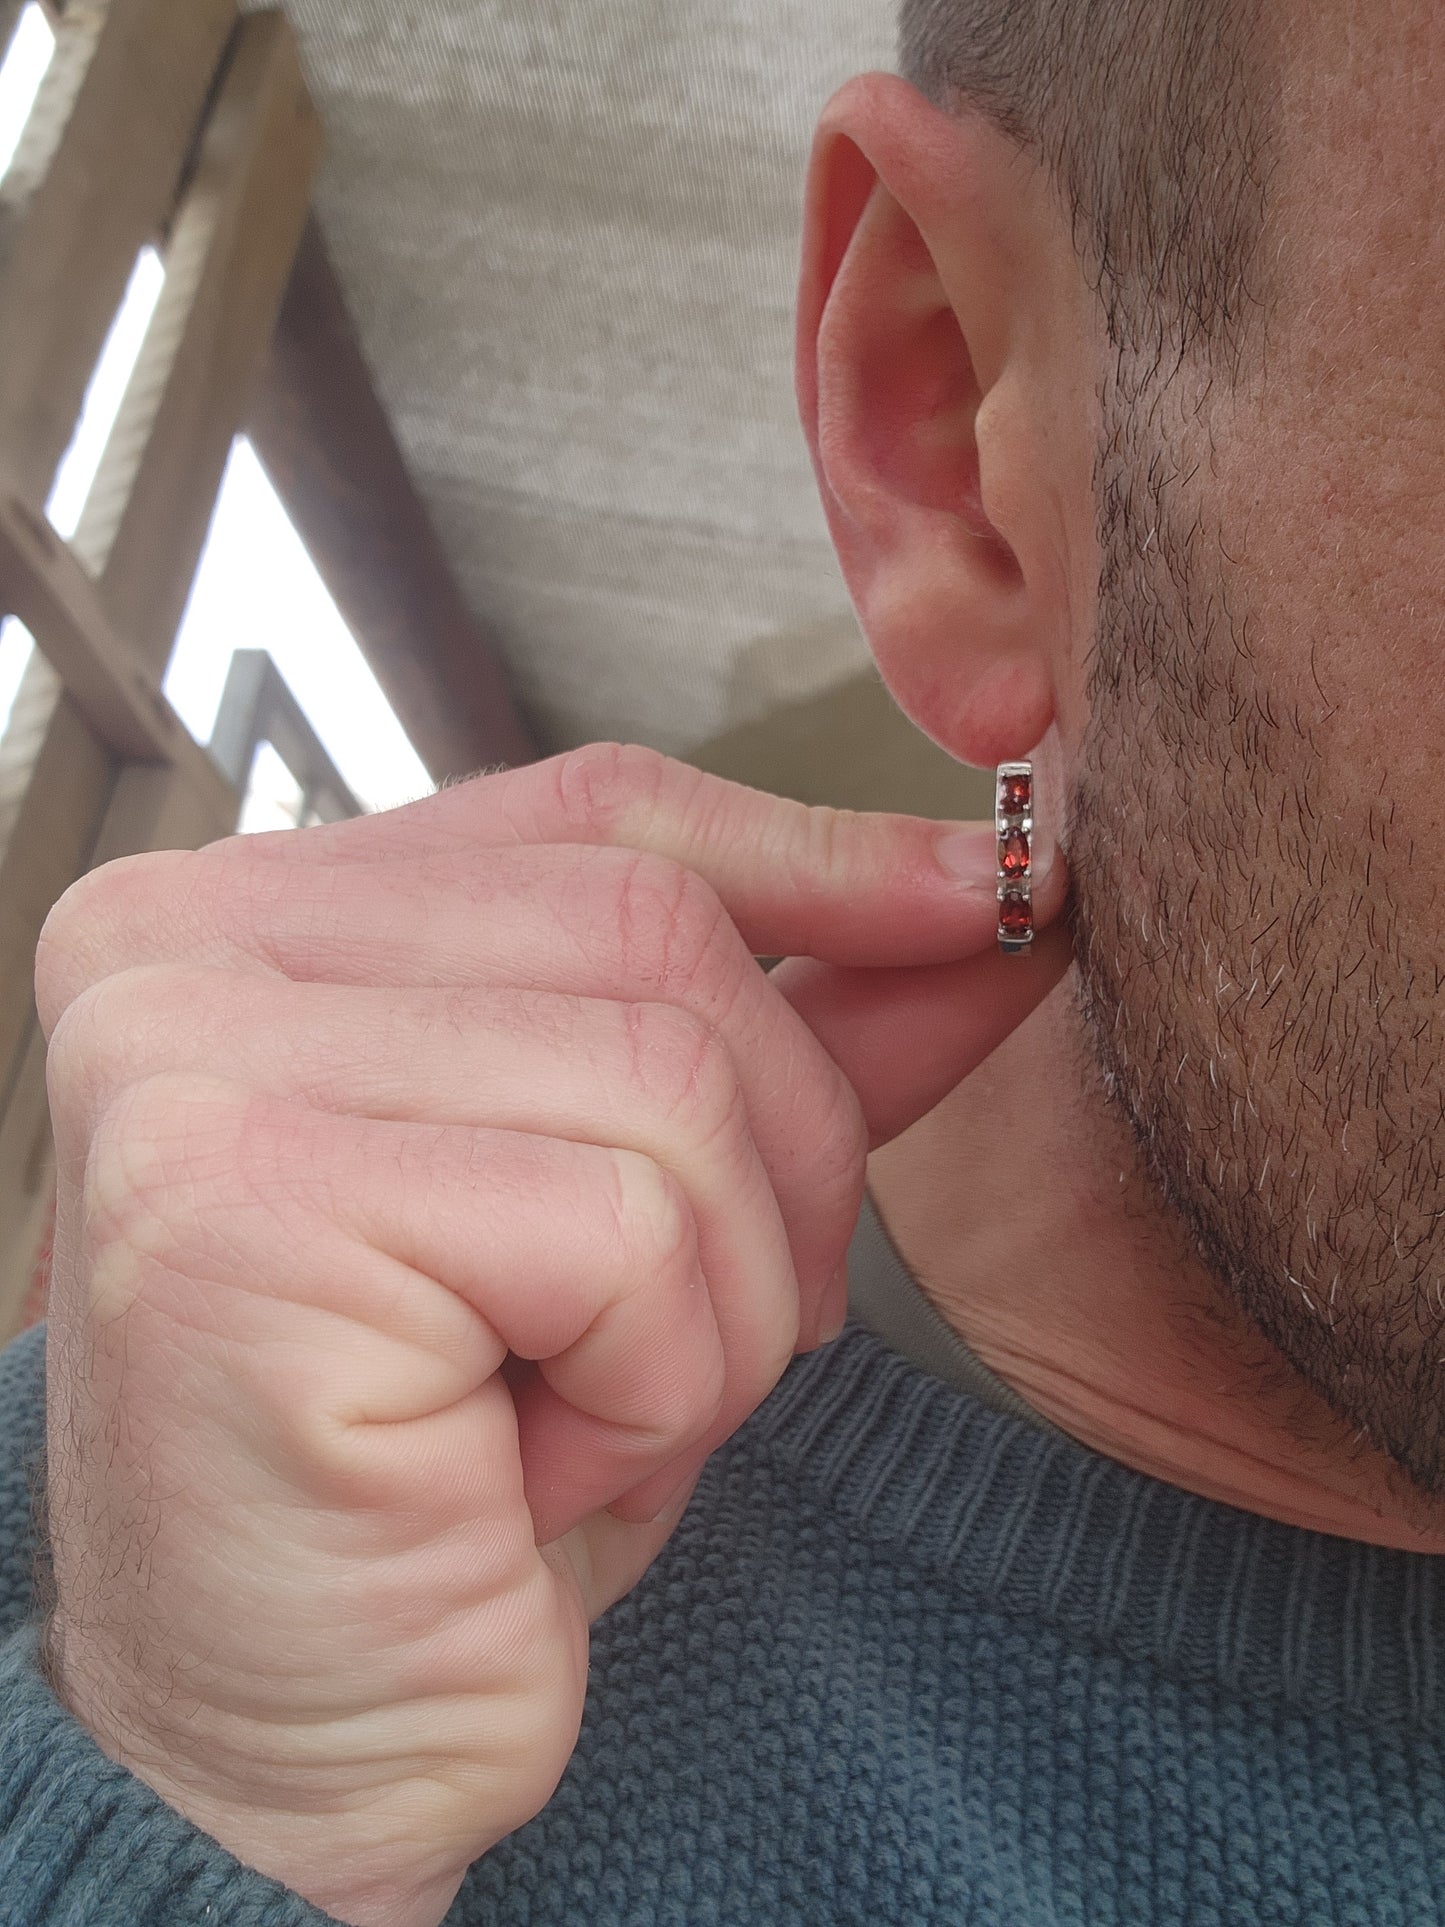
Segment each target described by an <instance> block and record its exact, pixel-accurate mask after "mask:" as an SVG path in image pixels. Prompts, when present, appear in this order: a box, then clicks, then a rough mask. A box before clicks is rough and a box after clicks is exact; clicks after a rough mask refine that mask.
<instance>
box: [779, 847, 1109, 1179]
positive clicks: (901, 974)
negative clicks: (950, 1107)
mask: <svg viewBox="0 0 1445 1927" xmlns="http://www.w3.org/2000/svg"><path fill="white" fill-rule="evenodd" d="M1059 867H1060V864H1059V863H1058V862H1056V864H1055V869H1056V870H1057V869H1058V868H1059ZM1072 955H1073V949H1072V944H1071V941H1070V932H1069V927H1068V922H1067V919H1065V918H1059V919H1058V921H1056V922H1055V923H1053V924H1052V925H1051V926H1050V927H1049V928H1048V929H1047V930H1044V931H1041V932H1040V933H1039V934H1038V935H1037V936H1035V938H1034V941H1033V945H1032V948H1031V949H1030V950H1028V951H1026V952H1023V953H1020V954H1019V955H1016V956H1006V955H1005V954H1004V953H1003V951H1001V950H999V949H998V948H997V947H996V946H995V947H993V948H991V949H990V950H987V951H982V952H978V953H976V954H974V955H973V956H968V957H962V958H960V959H958V960H957V961H956V962H951V963H939V964H922V965H914V966H909V967H904V968H895V969H880V970H859V969H853V968H849V967H845V966H841V965H838V964H827V963H820V962H818V961H817V960H816V959H814V958H812V957H788V958H785V959H784V961H783V962H782V963H780V964H779V965H778V966H777V967H776V969H774V970H773V971H772V972H771V973H770V976H769V979H768V981H769V982H770V983H771V984H773V985H775V986H776V987H777V989H778V990H779V991H780V992H781V994H782V996H783V997H784V998H785V999H786V1000H787V1002H788V1003H790V1004H791V1005H792V1006H793V1008H794V1010H795V1011H797V1013H798V1015H799V1016H800V1017H801V1018H802V1020H803V1022H804V1023H805V1024H806V1025H807V1026H808V1028H809V1030H811V1031H812V1032H813V1034H814V1036H815V1037H816V1038H817V1039H818V1041H819V1043H821V1044H822V1046H823V1048H824V1049H825V1050H826V1051H827V1052H828V1054H829V1056H830V1057H831V1058H832V1059H833V1061H834V1062H835V1063H836V1064H837V1065H838V1068H839V1069H840V1070H841V1071H842V1073H843V1075H844V1076H845V1077H846V1078H847V1079H848V1081H849V1083H850V1084H851V1085H852V1086H853V1089H854V1090H855V1091H856V1093H857V1095H858V1101H859V1103H860V1105H861V1106H862V1109H863V1115H864V1117H865V1119H866V1120H867V1123H868V1148H869V1150H870V1151H876V1150H877V1149H878V1147H879V1145H880V1144H887V1143H888V1142H889V1141H890V1139H892V1138H895V1137H897V1136H898V1135H899V1133H900V1132H902V1131H906V1130H907V1129H908V1127H909V1125H910V1124H913V1123H915V1122H916V1121H917V1120H918V1119H919V1118H920V1117H923V1116H924V1115H926V1113H927V1112H929V1111H931V1110H932V1109H933V1107H934V1105H935V1104H938V1103H940V1102H941V1101H942V1099H943V1098H945V1097H946V1096H947V1095H948V1093H949V1092H950V1091H951V1090H952V1089H953V1088H954V1087H955V1085H957V1084H960V1083H961V1082H962V1081H963V1079H964V1078H965V1077H967V1076H968V1075H969V1073H970V1072H971V1071H973V1070H975V1069H976V1068H977V1067H978V1065H980V1064H981V1063H982V1062H983V1060H984V1058H985V1057H987V1056H988V1054H989V1052H990V1051H992V1050H993V1049H994V1048H995V1047H996V1046H997V1045H999V1044H1001V1043H1002V1042H1003V1040H1004V1038H1005V1037H1007V1036H1008V1034H1009V1032H1010V1031H1011V1030H1013V1029H1014V1028H1015V1027H1016V1026H1017V1025H1019V1024H1021V1023H1022V1022H1023V1020H1024V1018H1025V1017H1027V1016H1028V1014H1029V1012H1030V1011H1031V1010H1033V1009H1034V1008H1035V1007H1036V1006H1037V1005H1038V1004H1039V1003H1041V1002H1042V1000H1043V999H1044V998H1045V997H1046V996H1047V995H1048V993H1049V992H1050V991H1051V990H1052V989H1053V987H1054V986H1055V984H1057V983H1058V982H1059V980H1060V978H1061V977H1062V976H1063V975H1064V972H1065V971H1066V970H1067V969H1068V967H1069V963H1070V961H1071V959H1072Z"/></svg>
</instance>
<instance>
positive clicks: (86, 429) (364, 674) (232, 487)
mask: <svg viewBox="0 0 1445 1927" xmlns="http://www.w3.org/2000/svg"><path fill="white" fill-rule="evenodd" d="M54 46H55V38H54V35H53V33H52V32H51V29H50V26H49V23H48V22H47V21H46V19H45V16H44V14H43V13H42V12H41V10H40V8H39V7H38V6H36V5H34V4H33V0H32V4H31V5H29V6H27V7H26V9H25V11H24V13H23V15H22V16H21V20H20V24H19V26H18V27H17V29H16V32H15V36H14V38H13V40H12V41H11V45H10V51H9V53H8V55H7V56H6V59H5V61H4V63H3V65H0V174H3V172H4V170H5V168H6V167H8V166H9V164H10V160H11V157H12V156H13V154H14V151H15V146H16V143H17V141H18V140H19V138H20V133H21V130H22V128H23V126H24V124H25V119H26V117H27V115H28V114H29V112H30V108H31V105H32V103H33V102H34V99H35V94H36V90H37V89H38V88H39V86H40V83H41V80H42V79H43V77H44V74H45V69H46V67H47V65H48V64H49V60H50V56H51V53H52V52H53V50H54ZM163 283H164V273H163V270H162V268H161V264H160V262H159V260H158V259H157V257H156V256H155V254H154V253H152V252H151V250H150V249H146V250H145V252H144V253H143V254H142V256H141V257H140V260H139V261H138V262H137V264H136V270H135V273H134V274H133V275H132V277H131V283H130V287H129V289H128V291H127V294H126V299H125V302H124V304H123V305H122V307H121V310H120V312H119V314H118V315H117V317H116V320H115V323H114V325H113V327H112V330H111V334H110V338H109V339H108V341H107V343H106V346H105V349H104V351H103V353H102V356H101V359H100V361H99V362H98V363H97V366H96V372H95V374H94V376H93V377H92V380H91V384H90V387H89V389H88V391H87V393H86V398H85V405H84V409H83V411H82V414H81V419H80V422H79V424H78V426H77V430H76V434H75V438H74V440H73V441H72V443H71V446H70V449H69V450H68V451H67V454H66V457H65V460H64V462H63V463H62V464H61V468H60V471H59V473H58V475H57V477H56V482H55V487H54V489H53V490H52V491H51V496H50V500H49V502H48V503H47V504H46V513H47V515H48V516H49V518H50V520H51V522H52V523H53V524H54V526H55V528H56V529H57V530H58V531H59V532H60V533H61V534H62V535H70V534H71V533H73V531H74V529H75V526H76V522H77V520H78V518H79V515H80V512H81V509H82V507H83V506H84V501H85V496H86V493H87V491H88V490H89V488H90V484H91V481H92V479H93V477H94V475H95V471H96V467H97V465H98V464H99V462H100V458H101V455H102V453H103V451H104V448H105V442H106V438H107V437H108V436H109V433H110V428H111V424H112V422H113V421H114V419H115V413H116V410H117V409H118V407H119V406H120V401H121V396H122V395H123V393H124V390H125V384H126V381H127V380H128V378H129V375H130V371H131V368H132V367H133V366H134V363H135V358H136V355H137V354H138V352H139V350H140V345H141V341H142V339H143V337H144V334H145V329H146V324H147V323H148V321H149V319H150V316H151V311H152V309H153V308H154V306H155V303H156V300H157V298H158V296H159V294H160V290H161V287H162V285H163ZM32 648H33V644H32V643H31V640H30V637H29V636H28V634H27V633H26V631H25V630H24V629H22V628H21V626H20V625H19V624H18V623H16V622H7V623H6V624H5V625H4V628H3V629H0V732H3V730H4V727H5V724H6V722H7V720H8V718H9V715H10V709H11V706H12V704H13V702H14V699H15V691H16V689H17V688H18V686H19V683H20V678H21V675H22V674H23V672H24V668H25V664H26V662H27V661H28V660H29V657H30V654H31V650H32ZM257 648H260V649H267V650H269V651H270V653H271V656H272V658H273V659H274V661H275V663H276V666H277V668H278V669H279V670H280V672H281V675H282V677H283V679H284V680H285V682H286V683H287V684H288V685H289V687H290V689H291V692H292V694H293V695H294V696H295V698H296V700H297V702H299V703H300V705H301V707H302V709H303V710H304V711H305V712H306V715H307V718H308V719H309V721H310V723H311V726H312V728H313V729H314V730H315V731H316V733H317V735H318V736H319V737H320V739H321V741H322V743H323V744H324V746H325V748H326V750H327V752H328V754H329V755H330V757H331V759H332V761H333V762H334V763H335V765H336V767H337V769H338V771H339V772H340V774H341V776H342V777H343V779H344V780H345V782H346V783H347V784H348V785H349V787H350V788H351V790H352V791H353V793H354V794H355V795H356V797H357V799H358V800H359V801H360V802H361V803H362V805H363V806H364V807H365V808H367V809H373V810H376V809H389V808H391V807H392V806H393V805H395V804H397V803H405V802H409V801H411V800H412V799H413V798H415V797H419V796H425V795H429V794H430V792H431V790H432V789H433V787H434V785H433V783H432V781H431V778H430V777H429V776H428V775H427V772H426V769H425V768H424V766H423V764H422V762H421V760H420V758H419V757H418V756H417V754H416V752H415V750H414V749H413V748H412V746H411V743H410V742H409V741H408V739H407V737H406V734H405V732H404V731H403V729H402V727H401V725H400V723H399V722H398V721H397V719H396V717H395V715H394V714H393V712H392V709H391V706H390V704H389V703H388V702H387V700H386V697H385V696H384V695H383V694H382V691H381V687H380V685H379V684H378V682H377V681H376V678H375V677H374V676H373V675H372V673H371V670H370V669H369V668H368V666H367V664H366V661H365V659H364V658H363V656H362V654H361V652H360V650H359V649H358V648H357V646H356V643H355V641H354V640H353V639H352V636H351V634H350V631H349V630H348V629H347V627H346V625H345V623H344V622H343V621H342V619H341V616H340V614H339V613H338V611H337V608H336V605H335V603H334V602H333V601H332V600H331V597H330V595H329V594H328V593H327V591H326V589H325V587H324V586H323V584H322V582H321V579H320V577H319V576H318V575H317V573H316V571H315V569H314V568H313V566H312V564H311V560H310V558H309V557H308V556H307V554H306V551H305V549H304V548H303V547H302V545H301V541H300V538H299V537H298V536H297V534H296V531H295V529H294V528H293V527H292V525H291V522H290V520H289V518H288V516H287V515H286V512H285V510H284V509H283V508H282V506H281V503H280V501H279V500H278V498H277V496H276V493H275V491H274V490H273V489H272V487H271V485H270V483H269V482H268V481H267V480H266V476H265V473H264V471H263V470H262V468H261V465H260V463H259V462H258V461H257V459H256V456H255V454H254V452H253V451H252V448H251V445H250V443H249V442H247V441H245V440H244V439H243V440H238V441H237V443H236V444H235V446H234V447H233V448H232V451H231V459H230V461H229V463H228V464H227V468H226V474H225V479H224V481H223V483H222V486H221V492H220V496H219V499H218V501H217V505H216V512H215V515H214V517H213V519H212V522H211V529H210V534H209V536H208V538H207V541H206V546H205V549H204V551H203V553H202V556H201V563H200V567H199V569H198V571H197V574H196V580H195V584H194V586H193V589H192V593H191V599H190V602H189V604H188V605H187V608H186V613H185V616H184V618H183V620H182V623H181V628H180V632H179V635H178V637H177V640H176V649H175V654H174V656H173V657H172V659H171V666H170V670H169V672H168V673H167V676H166V680H165V691H166V694H167V696H168V697H169V698H170V701H171V703H172V704H173V706H174V707H175V709H176V711H177V713H178V714H179V715H180V716H181V718H182V720H183V721H184V722H185V724H186V726H187V728H188V729H190V731H191V732H192V734H193V735H194V736H196V738H197V739H198V740H199V741H201V742H205V741H206V740H207V739H208V737H209V736H210V733H211V728H212V726H213V724H214V722H215V718H216V708H217V705H218V704H219V702H220V697H221V690H222V687H223V685H224V683H225V680H226V671H227V668H228V667H229V665H230V659H231V653H232V651H233V650H235V649H257ZM258 774H259V771H258ZM247 827H259V824H254V825H253V823H252V822H250V821H248V823H247ZM266 827H272V824H271V823H269V822H268V823H267V824H266Z"/></svg>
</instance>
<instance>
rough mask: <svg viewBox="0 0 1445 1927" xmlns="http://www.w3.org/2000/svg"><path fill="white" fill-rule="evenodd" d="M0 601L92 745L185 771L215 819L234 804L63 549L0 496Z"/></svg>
mask: <svg viewBox="0 0 1445 1927" xmlns="http://www.w3.org/2000/svg"><path fill="white" fill-rule="evenodd" d="M0 601H3V603H4V606H5V607H6V608H7V609H10V610H12V611H13V612H14V613H15V614H16V615H17V616H19V618H20V620H21V621H22V622H23V623H24V624H25V626H26V628H27V629H29V631H30V633H31V634H32V635H33V636H34V637H35V638H36V639H37V646H38V647H39V649H40V650H41V653H42V654H43V655H44V656H45V657H46V658H47V660H48V661H49V662H50V664H51V666H52V667H53V668H54V669H55V670H57V671H58V672H59V675H60V677H61V680H62V681H63V682H64V684H65V688H66V691H67V693H68V695H69V697H70V700H71V702H73V703H74V705H75V707H76V708H77V709H78V710H79V711H80V713H81V714H82V715H83V716H84V717H85V719H86V721H87V722H88V723H89V725H90V727H91V729H92V731H93V732H94V734H95V736H96V738H97V740H98V741H99V742H100V743H102V744H104V745H105V746H106V747H107V748H109V749H111V750H113V751H114V752H115V753H116V755H117V756H118V757H121V758H126V759H129V760H131V761H138V762H143V763H165V764H169V765H171V766H172V767H174V768H177V769H180V770H182V771H184V772H185V773H186V775H187V778H188V781H189V784H190V786H191V788H192V789H194V790H195V791H196V792H197V794H198V795H201V796H205V795H206V794H207V793H208V792H209V793H211V794H212V795H213V796H214V797H215V799H216V803H217V806H218V808H219V809H220V810H221V813H222V814H224V813H225V811H226V810H227V809H228V808H230V807H232V805H233V804H234V801H235V797H234V792H233V790H232V787H231V785H230V784H229V783H228V782H227V781H226V778H225V777H224V776H223V775H222V773H221V770H220V769H219V768H218V766H217V765H216V763H215V762H214V761H213V760H212V758H211V757H210V756H208V755H207V754H206V752H205V750H204V749H202V748H201V747H200V746H199V745H198V744H197V743H196V741H195V740H194V738H193V737H192V736H191V733H190V731H189V730H188V729H187V728H186V726H185V724H184V723H183V722H182V721H181V719H180V717H179V716H177V714H176V712H175V711H174V710H173V709H172V708H171V706H170V704H169V702H167V700H166V698H165V697H164V696H163V695H162V693H161V692H160V690H159V689H158V688H157V687H156V684H155V679H154V677H153V676H152V675H151V674H150V673H149V671H148V670H147V668H146V666H145V665H144V664H143V663H142V662H141V660H140V658H139V657H138V656H137V655H136V653H135V651H134V650H133V649H131V648H130V647H129V645H128V644H127V643H126V642H124V641H123V640H122V638H121V637H120V636H119V635H118V634H117V633H116V631H115V629H114V628H113V626H112V625H111V623H110V620H109V618H108V617H107V615H106V612H105V610H104V608H103V607H102V605H101V598H100V593H99V591H98V590H97V588H96V586H95V584H94V583H93V582H92V581H91V580H90V578H89V576H87V575H86V573H85V571H84V569H82V568H81V566H80V564H79V562H78V561H77V560H76V558H75V556H74V555H73V554H72V553H71V550H70V548H69V546H68V545H67V544H66V543H65V542H63V541H62V540H61V539H60V537H59V536H58V535H56V533H55V531H54V530H53V529H52V528H51V527H50V525H49V523H48V522H46V521H45V519H44V517H43V516H39V515H36V514H35V513H34V512H33V511H32V510H31V509H29V508H27V507H26V506H25V504H24V503H23V502H18V501H16V500H15V498H14V497H13V496H7V495H6V494H5V493H4V492H3V490H0Z"/></svg>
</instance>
